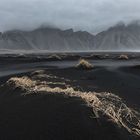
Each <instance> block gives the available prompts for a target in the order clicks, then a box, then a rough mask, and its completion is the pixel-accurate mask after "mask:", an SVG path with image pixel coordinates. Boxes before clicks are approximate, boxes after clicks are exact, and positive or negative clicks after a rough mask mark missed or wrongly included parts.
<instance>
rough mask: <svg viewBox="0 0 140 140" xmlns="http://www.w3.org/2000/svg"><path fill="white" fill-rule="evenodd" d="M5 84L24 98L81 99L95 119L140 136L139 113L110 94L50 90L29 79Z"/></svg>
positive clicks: (41, 82) (56, 88)
mask: <svg viewBox="0 0 140 140" xmlns="http://www.w3.org/2000/svg"><path fill="white" fill-rule="evenodd" d="M7 84H8V85H9V84H10V85H11V84H12V86H14V87H19V88H21V89H24V90H26V91H27V92H26V93H25V94H24V95H25V96H26V95H27V94H39V93H44V94H48V93H49V94H57V93H59V94H65V95H67V96H71V97H79V98H82V99H83V100H84V101H85V102H86V103H87V105H88V106H90V107H92V109H93V112H94V114H95V115H96V117H97V118H99V117H102V115H106V116H108V117H109V118H110V119H111V120H112V121H113V122H114V123H115V124H117V125H119V126H121V127H123V128H125V129H126V130H127V131H128V132H129V133H131V134H135V135H137V136H140V113H138V112H137V111H135V110H133V109H131V108H129V107H127V105H126V104H125V103H124V102H123V100H122V99H121V98H120V97H118V96H116V95H114V94H112V93H96V92H82V91H76V90H74V89H73V87H67V88H65V89H62V88H60V87H55V88H51V87H49V86H48V85H47V83H46V82H45V81H37V80H32V79H31V78H29V77H20V78H18V77H15V78H11V79H9V80H8V81H7Z"/></svg>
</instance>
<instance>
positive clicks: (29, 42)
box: [0, 22, 140, 51]
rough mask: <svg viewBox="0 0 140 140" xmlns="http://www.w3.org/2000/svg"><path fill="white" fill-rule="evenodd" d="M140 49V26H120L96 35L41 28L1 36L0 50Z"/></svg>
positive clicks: (9, 32)
mask: <svg viewBox="0 0 140 140" xmlns="http://www.w3.org/2000/svg"><path fill="white" fill-rule="evenodd" d="M139 48H140V24H139V22H135V23H134V22H133V23H131V24H128V25H125V24H123V23H119V24H117V25H115V26H113V27H110V28H109V29H107V30H105V31H102V32H100V33H98V34H96V35H93V34H91V33H89V32H87V31H74V30H73V29H67V30H61V29H59V28H53V27H41V28H37V29H35V30H32V31H22V30H11V31H6V32H3V33H1V32H0V50H2V49H9V50H46V51H47V50H48V51H88V50H89V51H90V50H125V49H126V50H127V49H128V50H129V49H130V50H131V49H132V50H134V49H139Z"/></svg>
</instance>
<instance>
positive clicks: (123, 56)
mask: <svg viewBox="0 0 140 140" xmlns="http://www.w3.org/2000/svg"><path fill="white" fill-rule="evenodd" d="M119 59H121V60H128V59H129V57H128V56H127V55H124V54H122V55H120V56H119Z"/></svg>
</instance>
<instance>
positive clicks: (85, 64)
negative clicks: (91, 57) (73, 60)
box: [75, 59, 93, 70]
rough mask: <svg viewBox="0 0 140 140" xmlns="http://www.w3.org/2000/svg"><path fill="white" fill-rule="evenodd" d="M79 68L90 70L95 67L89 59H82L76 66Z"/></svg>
mask: <svg viewBox="0 0 140 140" xmlns="http://www.w3.org/2000/svg"><path fill="white" fill-rule="evenodd" d="M75 67H76V68H77V69H84V70H90V69H93V65H92V64H90V63H89V62H88V61H87V60H85V59H81V60H80V61H79V63H78V64H77V65H76V66H75Z"/></svg>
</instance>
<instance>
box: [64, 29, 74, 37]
mask: <svg viewBox="0 0 140 140" xmlns="http://www.w3.org/2000/svg"><path fill="white" fill-rule="evenodd" d="M62 34H63V35H65V36H70V35H73V34H74V31H73V29H67V30H64V31H62Z"/></svg>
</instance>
